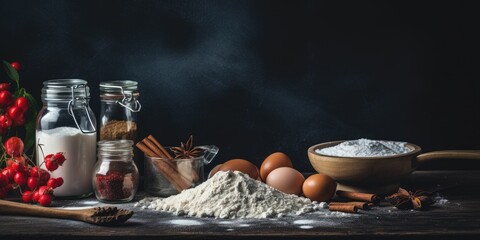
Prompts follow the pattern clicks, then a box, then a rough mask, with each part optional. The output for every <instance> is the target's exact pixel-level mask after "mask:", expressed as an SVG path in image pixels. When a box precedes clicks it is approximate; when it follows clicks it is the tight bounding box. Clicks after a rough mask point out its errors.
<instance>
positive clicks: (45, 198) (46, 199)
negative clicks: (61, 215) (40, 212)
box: [38, 194, 52, 207]
mask: <svg viewBox="0 0 480 240" xmlns="http://www.w3.org/2000/svg"><path fill="white" fill-rule="evenodd" d="M38 203H40V205H42V206H44V207H48V206H50V204H51V203H52V195H50V194H44V195H42V196H40V198H39V199H38Z"/></svg>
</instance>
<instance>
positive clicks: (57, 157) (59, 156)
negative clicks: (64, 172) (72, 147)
mask: <svg viewBox="0 0 480 240" xmlns="http://www.w3.org/2000/svg"><path fill="white" fill-rule="evenodd" d="M53 158H54V159H55V160H57V162H58V165H60V166H62V164H63V163H64V162H65V160H66V159H65V155H63V152H58V153H55V155H53Z"/></svg>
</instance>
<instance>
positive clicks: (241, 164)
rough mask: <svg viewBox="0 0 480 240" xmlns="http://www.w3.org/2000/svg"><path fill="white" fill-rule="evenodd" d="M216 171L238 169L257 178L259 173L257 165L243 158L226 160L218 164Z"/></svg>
mask: <svg viewBox="0 0 480 240" xmlns="http://www.w3.org/2000/svg"><path fill="white" fill-rule="evenodd" d="M218 171H240V172H242V173H245V174H248V175H249V176H250V177H251V178H253V179H257V178H258V176H259V175H260V174H259V173H258V168H257V166H255V165H254V164H253V163H251V162H249V161H247V160H244V159H232V160H228V161H226V162H225V163H223V164H222V166H220V168H219V169H218Z"/></svg>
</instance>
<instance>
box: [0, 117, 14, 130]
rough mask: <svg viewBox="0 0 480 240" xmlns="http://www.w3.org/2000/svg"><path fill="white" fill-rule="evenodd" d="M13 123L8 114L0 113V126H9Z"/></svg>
mask: <svg viewBox="0 0 480 240" xmlns="http://www.w3.org/2000/svg"><path fill="white" fill-rule="evenodd" d="M12 124H13V120H12V119H11V118H10V117H9V116H8V115H6V114H5V115H0V127H1V128H5V129H6V128H9V127H11V126H12Z"/></svg>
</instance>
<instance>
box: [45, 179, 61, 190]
mask: <svg viewBox="0 0 480 240" xmlns="http://www.w3.org/2000/svg"><path fill="white" fill-rule="evenodd" d="M47 186H49V187H51V188H53V189H55V188H57V187H58V184H57V180H56V179H55V178H50V179H48V182H47Z"/></svg>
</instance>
